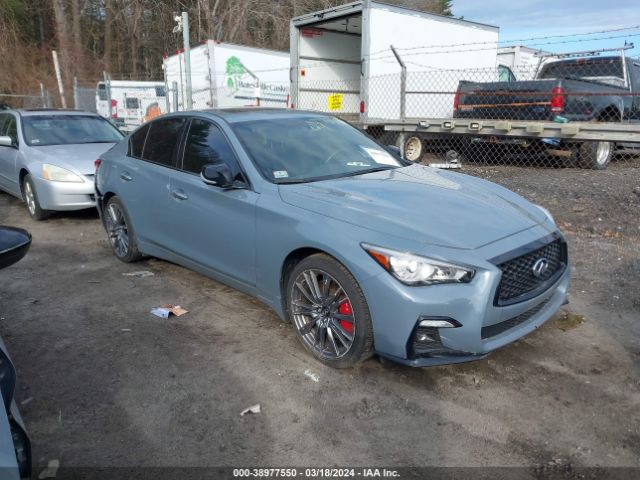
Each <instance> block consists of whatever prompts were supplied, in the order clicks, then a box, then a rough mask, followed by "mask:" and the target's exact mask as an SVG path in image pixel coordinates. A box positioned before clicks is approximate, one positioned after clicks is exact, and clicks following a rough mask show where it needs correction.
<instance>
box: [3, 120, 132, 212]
mask: <svg viewBox="0 0 640 480" xmlns="http://www.w3.org/2000/svg"><path fill="white" fill-rule="evenodd" d="M122 137H123V135H122V133H120V132H119V131H118V129H116V128H115V127H114V126H113V125H111V124H110V123H109V122H108V121H106V120H105V119H104V118H102V117H100V116H99V115H96V114H93V113H90V112H81V111H74V110H9V111H4V112H1V113H0V189H1V190H4V191H5V192H7V193H10V194H11V195H15V196H16V197H18V198H20V199H22V200H24V201H25V203H26V204H27V209H28V211H29V215H31V217H32V218H33V219H35V220H43V219H45V218H47V217H48V216H49V215H50V213H51V212H52V211H62V210H82V209H85V208H93V207H95V187H94V181H93V178H94V171H95V167H94V162H95V160H96V159H97V158H98V157H99V156H100V155H101V154H102V153H104V152H105V151H106V150H108V149H109V148H111V147H112V146H113V145H114V144H115V143H116V142H118V141H120V140H121V139H122Z"/></svg>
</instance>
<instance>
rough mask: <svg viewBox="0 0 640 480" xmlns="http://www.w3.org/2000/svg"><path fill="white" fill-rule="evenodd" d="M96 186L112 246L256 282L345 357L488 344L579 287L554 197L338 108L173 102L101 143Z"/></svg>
mask: <svg viewBox="0 0 640 480" xmlns="http://www.w3.org/2000/svg"><path fill="white" fill-rule="evenodd" d="M96 188H97V194H98V201H97V203H98V210H99V211H100V212H101V217H102V219H103V223H104V226H105V229H106V231H107V233H108V237H109V240H110V242H111V245H112V247H113V252H114V253H115V255H116V257H117V258H119V259H120V260H122V261H125V262H132V261H135V260H138V259H140V258H141V257H142V256H143V255H151V256H155V257H159V258H163V259H166V260H169V261H171V262H175V263H178V264H181V265H184V266H186V267H187V268H190V269H193V270H196V271H198V272H201V273H203V274H204V275H207V276H210V277H212V278H215V279H217V280H219V281H221V282H224V283H226V284H228V285H230V286H233V287H235V288H237V289H239V290H242V291H243V292H246V293H248V294H250V295H253V296H255V297H256V298H258V299H260V300H261V301H263V302H264V303H265V304H266V305H268V306H269V307H271V308H272V309H273V310H274V311H275V312H276V313H277V314H278V315H279V316H280V317H281V318H282V319H283V320H285V321H287V322H290V323H291V324H292V327H293V328H294V330H295V332H296V333H297V336H298V338H299V340H300V342H301V343H302V345H303V346H304V347H305V348H306V349H307V350H308V351H309V352H310V353H311V354H312V355H313V356H314V357H316V358H317V359H318V360H320V361H322V362H323V363H325V364H327V365H330V366H333V367H350V366H353V365H355V364H357V363H358V362H361V361H362V360H364V359H366V358H368V357H370V356H371V355H373V354H374V353H377V354H378V355H380V356H382V357H385V358H387V359H390V360H393V361H396V362H400V363H404V364H407V365H415V366H426V365H437V364H445V363H455V362H464V361H468V360H474V359H478V358H481V357H483V356H484V355H486V354H487V353H489V352H491V351H492V350H494V349H496V348H498V347H501V346H503V345H506V344H508V343H510V342H513V341H515V340H517V339H519V338H521V337H522V336H524V335H526V334H528V333H530V332H532V331H533V330H535V329H536V328H538V327H540V326H541V325H542V324H543V323H544V322H546V321H547V320H548V319H549V318H550V317H551V316H552V315H553V314H554V313H555V312H556V311H557V310H558V308H560V306H561V305H563V304H564V303H565V302H566V301H567V291H568V288H569V281H570V272H569V260H568V256H567V244H566V242H565V239H564V238H563V236H562V234H561V233H560V232H559V230H558V227H557V226H556V224H555V223H554V220H553V218H552V217H551V215H550V213H549V212H548V211H547V210H545V209H544V208H542V207H540V206H537V205H533V204H531V203H529V202H528V201H526V200H525V199H523V198H522V197H520V196H519V195H517V194H515V193H513V192H511V191H509V190H507V189H505V188H503V187H500V186H498V185H495V184H492V183H489V182H487V181H484V180H481V179H478V178H475V177H470V176H467V175H462V174H459V173H454V172H450V171H444V170H436V169H433V168H429V167H425V166H421V165H416V164H411V163H410V162H407V161H405V160H403V159H401V158H400V157H399V156H397V155H396V153H395V152H394V150H393V149H391V148H389V147H384V146H382V145H380V144H378V143H376V142H375V141H374V140H372V139H371V138H369V137H368V136H366V135H365V134H363V133H362V132H360V131H359V130H357V129H356V128H354V127H352V126H351V125H349V124H347V123H345V122H343V121H342V120H339V119H337V118H334V117H331V116H328V115H322V114H318V113H311V112H303V111H291V110H288V111H287V110H260V109H251V110H248V109H245V110H217V111H214V110H211V111H201V112H183V113H175V114H169V115H165V116H163V117H160V118H158V119H156V120H154V121H153V122H150V123H148V124H146V125H144V126H142V127H140V128H139V129H138V130H136V131H135V132H134V133H133V134H132V135H131V136H130V137H129V138H127V139H126V140H123V141H122V142H120V143H119V144H118V145H116V146H115V147H114V148H113V149H111V150H109V151H108V152H106V153H104V154H103V155H102V156H101V159H100V162H99V166H98V168H97V171H96ZM212 318H215V315H214V314H213V312H212Z"/></svg>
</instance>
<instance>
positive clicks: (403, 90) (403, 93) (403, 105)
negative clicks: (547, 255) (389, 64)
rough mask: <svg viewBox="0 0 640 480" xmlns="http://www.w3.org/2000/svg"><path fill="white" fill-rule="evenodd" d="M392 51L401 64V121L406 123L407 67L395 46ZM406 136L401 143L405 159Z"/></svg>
mask: <svg viewBox="0 0 640 480" xmlns="http://www.w3.org/2000/svg"><path fill="white" fill-rule="evenodd" d="M390 48H391V51H392V52H393V55H394V56H395V57H396V60H397V61H398V63H399V64H400V120H402V121H403V122H404V120H405V118H406V113H407V67H406V65H405V64H404V62H403V61H402V58H400V55H399V54H398V52H397V51H396V49H395V48H394V46H393V45H390ZM405 137H406V134H405V133H404V131H402V132H400V135H399V141H400V145H399V146H400V155H402V156H403V157H404V141H405Z"/></svg>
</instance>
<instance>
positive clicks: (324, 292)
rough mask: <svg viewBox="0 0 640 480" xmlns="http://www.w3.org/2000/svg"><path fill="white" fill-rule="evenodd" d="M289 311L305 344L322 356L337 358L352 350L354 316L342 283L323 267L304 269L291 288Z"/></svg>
mask: <svg viewBox="0 0 640 480" xmlns="http://www.w3.org/2000/svg"><path fill="white" fill-rule="evenodd" d="M291 312H292V314H293V320H294V322H295V326H296V328H297V329H298V331H299V332H300V334H301V335H302V339H303V341H304V342H305V344H306V345H307V346H308V347H309V348H311V349H312V350H314V351H315V352H316V353H317V354H318V355H319V356H321V357H323V358H332V359H335V358H340V357H343V356H344V355H346V354H347V352H349V350H351V347H352V345H353V340H354V338H355V333H356V332H355V327H356V325H355V317H354V314H353V311H352V309H351V301H350V300H349V296H348V295H347V294H346V292H345V291H344V289H343V288H342V285H340V283H338V281H337V280H336V279H335V278H333V277H332V276H331V275H329V274H328V273H327V272H324V271H322V270H312V269H309V270H305V271H303V272H302V273H301V274H300V275H298V277H297V278H296V280H295V282H294V283H293V287H292V291H291Z"/></svg>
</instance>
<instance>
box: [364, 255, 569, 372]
mask: <svg viewBox="0 0 640 480" xmlns="http://www.w3.org/2000/svg"><path fill="white" fill-rule="evenodd" d="M501 277H502V274H501V271H500V270H499V269H498V268H497V267H494V268H485V269H481V270H479V271H478V272H477V274H476V276H475V277H474V279H473V280H472V281H471V282H470V283H468V284H444V285H432V286H424V287H415V286H407V285H404V284H402V283H400V282H399V281H397V280H396V279H395V278H394V277H392V276H391V275H389V274H388V273H387V272H381V274H380V275H377V276H375V277H373V278H370V279H369V280H367V281H366V282H363V284H362V288H363V290H364V293H365V296H366V298H367V299H368V302H369V309H370V312H371V316H372V321H373V331H374V345H375V348H376V353H378V354H379V355H380V356H383V357H385V358H388V359H390V360H393V361H395V362H399V363H403V364H406V365H412V366H431V365H443V364H449V363H460V362H467V361H471V360H477V359H479V358H482V357H484V356H486V355H487V354H488V353H490V352H491V351H493V350H495V349H497V348H500V347H502V346H504V345H507V344H509V343H512V342H514V341H516V340H518V339H520V338H522V337H523V336H525V335H527V334H529V333H531V332H532V331H534V330H536V329H537V328H539V327H540V326H541V325H543V324H544V323H545V322H546V321H547V320H549V319H550V318H551V317H553V315H554V314H555V313H556V312H557V311H558V309H559V308H560V307H561V306H562V305H563V304H564V303H566V300H567V294H568V289H569V285H570V281H571V280H570V278H571V271H570V267H569V265H566V266H565V268H564V271H563V272H562V274H561V275H560V276H559V277H558V278H557V279H556V280H555V281H554V283H553V284H552V285H550V286H549V287H548V288H546V290H545V291H544V292H541V293H539V294H538V295H536V296H535V297H533V298H529V299H527V300H525V301H521V302H518V303H515V304H511V305H507V306H497V305H496V304H495V302H494V299H495V297H496V291H497V289H498V285H499V284H500V280H501ZM424 318H439V319H443V318H444V319H447V318H448V319H452V320H454V322H453V323H454V324H456V325H458V326H457V327H454V328H430V329H422V330H419V322H420V320H421V319H424ZM418 336H421V337H422V338H423V339H426V341H427V342H431V341H432V340H433V342H432V343H431V345H433V347H434V348H433V350H431V351H429V350H428V349H426V350H420V344H419V342H416V339H417V337H418Z"/></svg>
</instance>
